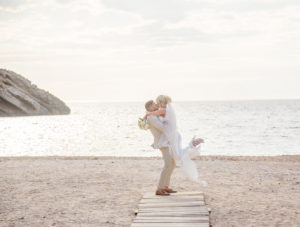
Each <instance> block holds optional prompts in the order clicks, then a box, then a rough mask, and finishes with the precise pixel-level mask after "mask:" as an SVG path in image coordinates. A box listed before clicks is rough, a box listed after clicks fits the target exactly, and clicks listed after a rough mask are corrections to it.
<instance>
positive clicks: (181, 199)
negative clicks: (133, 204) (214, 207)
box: [140, 198, 204, 203]
mask: <svg viewBox="0 0 300 227" xmlns="http://www.w3.org/2000/svg"><path fill="white" fill-rule="evenodd" d="M183 201H185V202H194V201H201V202H203V201H204V199H201V198H193V199H189V198H188V199H185V198H175V199H173V198H172V199H171V198H170V199H142V200H141V201H140V203H163V202H183Z"/></svg>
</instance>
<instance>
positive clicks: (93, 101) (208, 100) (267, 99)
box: [64, 98, 300, 103]
mask: <svg viewBox="0 0 300 227" xmlns="http://www.w3.org/2000/svg"><path fill="white" fill-rule="evenodd" d="M288 100H300V98H256V99H199V100H178V101H174V102H226V101H233V102H235V101H236V102H238V101H288ZM146 101H147V100H145V101H140V100H128V101H116V100H88V99H85V100H83V99H70V100H64V102H66V103H80V102H82V103H130V102H131V103H134V102H135V103H141V102H146Z"/></svg>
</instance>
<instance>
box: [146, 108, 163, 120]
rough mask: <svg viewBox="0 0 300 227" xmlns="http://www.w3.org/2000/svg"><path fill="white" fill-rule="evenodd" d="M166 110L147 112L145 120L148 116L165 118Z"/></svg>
mask: <svg viewBox="0 0 300 227" xmlns="http://www.w3.org/2000/svg"><path fill="white" fill-rule="evenodd" d="M165 114H166V109H159V110H156V111H153V112H147V114H146V115H145V117H144V118H147V117H148V116H151V115H154V116H165Z"/></svg>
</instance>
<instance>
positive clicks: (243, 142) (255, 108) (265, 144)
mask: <svg viewBox="0 0 300 227" xmlns="http://www.w3.org/2000/svg"><path fill="white" fill-rule="evenodd" d="M67 105H68V106H69V107H70V108H71V111H72V112H71V114H70V115H56V116H34V117H3V118H0V156H53V155H55V156H57V155H58V156H144V157H149V156H160V155H161V154H160V152H159V150H154V149H153V148H152V147H151V146H150V145H151V144H152V142H153V137H152V135H151V133H150V131H149V130H147V131H144V130H140V129H139V128H138V126H137V120H138V118H139V117H143V116H144V114H145V109H144V103H141V102H136V103H134V102H128V103H100V102H98V103H97V102H81V103H80V102H77V103H74V102H72V103H67ZM174 106H175V110H176V114H177V122H178V127H179V131H180V133H181V135H182V137H183V144H184V145H185V144H187V143H188V142H189V140H190V139H191V138H192V137H193V136H194V135H197V136H199V137H201V138H203V139H204V140H205V143H204V144H203V145H202V147H201V154H202V155H233V156H236V155H246V156H254V155H255V156H256V155H267V156H274V155H300V100H260V101H198V102H177V103H174Z"/></svg>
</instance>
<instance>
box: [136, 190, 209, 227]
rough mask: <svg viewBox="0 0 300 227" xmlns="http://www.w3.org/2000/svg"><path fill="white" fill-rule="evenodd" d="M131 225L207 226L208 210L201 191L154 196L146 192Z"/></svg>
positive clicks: (144, 226) (147, 226) (150, 226)
mask: <svg viewBox="0 0 300 227" xmlns="http://www.w3.org/2000/svg"><path fill="white" fill-rule="evenodd" d="M136 212H137V216H136V218H135V220H134V222H133V223H132V225H131V227H196V226H198V227H209V212H208V209H207V207H206V206H205V203H204V196H203V193H202V192H180V193H172V194H171V195H170V196H155V195H154V194H153V193H146V194H145V195H144V196H143V198H142V200H141V201H140V203H139V208H138V209H137V211H136Z"/></svg>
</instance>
